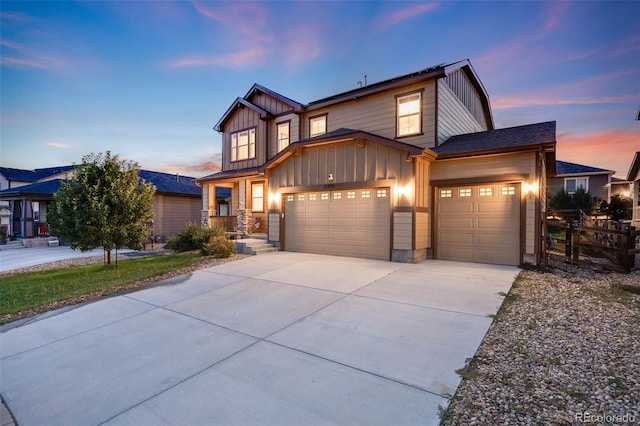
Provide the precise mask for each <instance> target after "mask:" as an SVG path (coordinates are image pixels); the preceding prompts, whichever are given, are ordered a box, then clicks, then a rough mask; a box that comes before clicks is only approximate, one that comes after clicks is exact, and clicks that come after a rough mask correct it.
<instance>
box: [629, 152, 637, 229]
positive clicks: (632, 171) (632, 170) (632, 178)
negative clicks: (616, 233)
mask: <svg viewBox="0 0 640 426" xmlns="http://www.w3.org/2000/svg"><path fill="white" fill-rule="evenodd" d="M627 181H629V182H632V189H631V193H632V196H633V216H632V218H631V226H635V227H640V151H637V152H636V153H635V155H634V156H633V160H632V161H631V166H629V172H628V173H627Z"/></svg>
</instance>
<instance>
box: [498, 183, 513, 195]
mask: <svg viewBox="0 0 640 426" xmlns="http://www.w3.org/2000/svg"><path fill="white" fill-rule="evenodd" d="M500 194H502V195H504V196H509V195H516V187H515V186H513V185H509V186H503V187H502V188H501V189H500Z"/></svg>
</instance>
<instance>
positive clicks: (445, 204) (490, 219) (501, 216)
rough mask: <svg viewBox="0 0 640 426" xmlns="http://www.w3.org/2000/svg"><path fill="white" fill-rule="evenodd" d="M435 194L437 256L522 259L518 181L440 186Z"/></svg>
mask: <svg viewBox="0 0 640 426" xmlns="http://www.w3.org/2000/svg"><path fill="white" fill-rule="evenodd" d="M435 198H436V200H435V201H436V206H437V216H436V241H437V245H436V257H437V258H438V259H443V260H457V261H463V262H479V263H495V264H503V265H519V264H520V263H521V259H520V252H521V250H520V240H521V238H520V185H519V184H515V183H495V184H491V183H489V184H482V185H464V186H450V187H439V188H437V190H436V197H435Z"/></svg>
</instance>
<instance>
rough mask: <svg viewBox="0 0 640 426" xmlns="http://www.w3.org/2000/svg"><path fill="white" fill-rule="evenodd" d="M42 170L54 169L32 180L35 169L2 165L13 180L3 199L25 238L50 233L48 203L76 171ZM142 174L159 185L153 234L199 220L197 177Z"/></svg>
mask: <svg viewBox="0 0 640 426" xmlns="http://www.w3.org/2000/svg"><path fill="white" fill-rule="evenodd" d="M38 170H40V171H42V170H52V171H53V172H52V173H51V174H49V175H47V174H46V173H39V174H36V175H37V177H38V179H37V181H35V182H29V181H27V180H26V179H25V178H26V177H29V176H34V174H33V171H29V170H18V169H7V168H0V173H2V175H3V177H4V179H5V180H6V181H8V182H10V183H11V187H10V188H8V189H4V190H2V191H0V202H4V203H7V204H9V206H10V207H9V210H10V213H11V223H10V232H11V233H12V234H16V235H18V236H20V237H22V238H33V237H38V236H41V235H47V234H48V226H47V205H48V204H49V203H50V202H51V201H52V200H53V194H54V193H55V192H56V191H57V190H58V188H59V186H60V183H61V182H62V180H63V179H65V178H66V177H67V176H69V175H70V174H72V173H73V166H65V167H61V168H51V169H38ZM38 170H36V172H37V171H38ZM139 175H140V178H142V179H144V180H146V181H147V182H150V183H152V184H153V185H155V187H156V194H155V197H154V203H153V213H154V218H153V230H152V233H153V235H155V236H157V237H159V239H164V238H167V237H170V236H172V235H176V234H177V233H179V232H180V231H181V230H182V229H183V228H184V227H185V225H186V224H187V223H188V222H195V223H198V222H199V220H200V210H201V208H202V199H201V198H202V190H201V189H200V188H199V187H197V186H196V185H195V183H194V180H195V178H193V177H187V176H179V175H172V174H168V173H162V172H154V171H149V170H140V172H139ZM3 187H4V181H3Z"/></svg>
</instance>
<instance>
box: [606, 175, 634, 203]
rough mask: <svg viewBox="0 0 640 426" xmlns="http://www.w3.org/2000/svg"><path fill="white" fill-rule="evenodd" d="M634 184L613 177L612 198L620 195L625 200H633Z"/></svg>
mask: <svg viewBox="0 0 640 426" xmlns="http://www.w3.org/2000/svg"><path fill="white" fill-rule="evenodd" d="M632 190H633V182H630V181H628V180H625V179H620V178H617V177H615V176H613V177H611V196H612V197H613V196H614V195H620V196H621V197H624V198H631V194H633V191H632Z"/></svg>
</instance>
